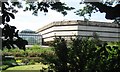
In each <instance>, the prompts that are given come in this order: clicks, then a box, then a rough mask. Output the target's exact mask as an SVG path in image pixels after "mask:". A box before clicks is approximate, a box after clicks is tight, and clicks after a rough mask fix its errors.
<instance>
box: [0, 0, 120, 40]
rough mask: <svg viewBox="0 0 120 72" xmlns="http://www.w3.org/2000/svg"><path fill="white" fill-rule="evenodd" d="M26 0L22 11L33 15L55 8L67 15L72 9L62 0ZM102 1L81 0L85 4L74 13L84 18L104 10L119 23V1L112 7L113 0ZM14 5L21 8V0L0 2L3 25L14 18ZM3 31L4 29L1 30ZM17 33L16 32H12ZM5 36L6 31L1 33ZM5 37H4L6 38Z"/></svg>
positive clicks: (107, 16) (108, 16)
mask: <svg viewBox="0 0 120 72" xmlns="http://www.w3.org/2000/svg"><path fill="white" fill-rule="evenodd" d="M23 1H25V2H26V5H28V7H27V6H26V7H25V9H24V11H33V15H35V16H37V14H38V11H43V12H45V13H47V12H48V9H49V8H50V9H52V10H56V11H57V12H60V13H62V14H63V15H67V11H68V10H73V9H74V8H73V7H69V6H66V4H65V3H62V2H56V1H55V0H53V2H52V1H48V2H47V0H43V1H41V2H38V1H34V2H29V1H28V0H23ZM103 1H104V2H86V1H81V2H83V3H84V4H86V6H85V7H84V8H83V9H79V10H78V11H76V12H75V13H76V15H79V16H83V17H84V18H85V19H86V15H87V14H88V16H89V17H90V16H91V13H93V12H94V13H95V12H98V11H100V12H101V13H102V12H105V13H106V19H112V20H115V22H117V23H120V14H119V12H120V4H117V3H119V2H120V1H117V2H116V4H117V5H116V6H115V7H112V6H111V5H113V4H114V2H115V1H110V0H103ZM15 7H18V8H23V5H22V3H21V2H19V1H17V2H11V3H9V2H2V24H3V25H5V26H6V25H7V26H8V24H6V23H7V22H9V21H10V18H12V19H15V16H14V13H17V12H18V11H17V10H16V9H15ZM5 28H9V27H4V29H3V30H6V31H8V30H9V29H5ZM10 30H12V28H11V26H10ZM3 32H4V31H3ZM14 33H17V32H14ZM14 33H13V32H12V31H11V32H10V34H9V35H8V36H7V38H10V39H9V40H13V36H12V37H10V35H14ZM3 34H4V35H5V36H6V34H7V33H3ZM7 38H6V39H7Z"/></svg>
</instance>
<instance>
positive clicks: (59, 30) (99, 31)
mask: <svg viewBox="0 0 120 72" xmlns="http://www.w3.org/2000/svg"><path fill="white" fill-rule="evenodd" d="M69 31H82V32H83V31H85V32H102V33H117V34H118V33H120V32H110V31H95V30H52V31H49V32H46V33H44V34H42V35H46V34H49V33H52V32H69Z"/></svg>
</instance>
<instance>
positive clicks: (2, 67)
mask: <svg viewBox="0 0 120 72" xmlns="http://www.w3.org/2000/svg"><path fill="white" fill-rule="evenodd" d="M0 68H1V69H2V70H6V69H7V68H9V65H2V66H0Z"/></svg>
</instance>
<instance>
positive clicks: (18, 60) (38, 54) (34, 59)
mask: <svg viewBox="0 0 120 72" xmlns="http://www.w3.org/2000/svg"><path fill="white" fill-rule="evenodd" d="M5 56H13V57H14V58H12V59H9V60H8V59H6V58H5ZM45 56H48V58H49V57H50V56H54V51H53V50H52V47H51V48H50V47H49V48H44V47H40V46H38V45H34V46H33V47H30V48H27V50H26V51H24V50H19V48H16V49H10V50H9V49H7V48H6V49H4V50H3V52H2V57H3V58H2V59H3V60H2V63H3V65H2V66H1V67H2V70H6V69H7V68H9V67H14V66H19V65H20V66H21V65H35V64H36V63H37V64H40V65H42V63H45V62H46V60H45V58H44V57H45Z"/></svg>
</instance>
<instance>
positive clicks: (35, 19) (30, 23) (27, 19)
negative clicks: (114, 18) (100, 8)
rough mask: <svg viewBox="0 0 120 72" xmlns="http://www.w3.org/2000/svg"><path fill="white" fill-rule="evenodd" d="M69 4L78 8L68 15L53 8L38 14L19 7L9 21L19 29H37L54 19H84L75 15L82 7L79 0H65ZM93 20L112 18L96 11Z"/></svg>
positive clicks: (104, 20) (102, 20)
mask: <svg viewBox="0 0 120 72" xmlns="http://www.w3.org/2000/svg"><path fill="white" fill-rule="evenodd" d="M64 2H65V3H66V4H68V6H73V7H75V8H76V9H75V10H72V11H68V14H67V15H66V16H63V15H62V14H61V13H58V12H56V11H53V10H49V12H48V13H47V14H46V15H44V13H43V12H39V14H38V16H34V15H32V12H30V11H27V12H23V11H22V9H19V12H18V13H17V14H15V19H11V21H10V22H9V24H10V25H13V26H16V27H17V29H18V30H20V31H21V30H25V29H31V30H34V31H35V30H37V29H38V28H41V27H43V26H44V25H47V24H49V23H51V22H54V21H63V20H83V17H79V16H78V15H75V13H74V12H75V11H76V10H77V9H78V8H80V7H82V6H81V5H79V0H75V1H73V2H72V1H69V0H65V1H64ZM91 20H92V21H101V22H111V20H106V19H105V13H99V12H98V13H94V14H92V16H91Z"/></svg>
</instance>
